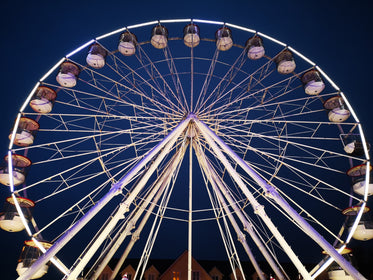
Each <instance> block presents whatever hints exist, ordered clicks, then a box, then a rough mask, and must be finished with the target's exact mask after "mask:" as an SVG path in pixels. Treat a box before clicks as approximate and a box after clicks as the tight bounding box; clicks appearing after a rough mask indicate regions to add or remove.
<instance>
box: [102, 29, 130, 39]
mask: <svg viewBox="0 0 373 280" xmlns="http://www.w3.org/2000/svg"><path fill="white" fill-rule="evenodd" d="M126 29H127V27H123V28H120V29H117V30H114V31H112V32H110V33H106V34H104V35H101V36H99V37H97V38H96V40H97V41H98V40H101V39H103V38H106V37H109V36H111V35H114V34H116V33H119V32H123V31H124V30H126Z"/></svg>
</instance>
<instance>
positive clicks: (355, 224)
mask: <svg viewBox="0 0 373 280" xmlns="http://www.w3.org/2000/svg"><path fill="white" fill-rule="evenodd" d="M367 164H369V163H367ZM365 205H366V202H364V203H363V204H362V205H361V206H360V207H361V208H360V210H359V213H358V214H357V215H356V219H355V222H354V224H353V225H352V227H351V230H350V233H349V235H348V236H347V239H346V243H348V242H350V240H351V238H352V235H353V234H354V233H355V230H356V228H357V226H358V225H359V222H360V219H361V216H362V215H363V213H364V209H365Z"/></svg>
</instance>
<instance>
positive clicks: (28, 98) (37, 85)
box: [20, 82, 40, 112]
mask: <svg viewBox="0 0 373 280" xmlns="http://www.w3.org/2000/svg"><path fill="white" fill-rule="evenodd" d="M39 85H40V82H37V83H36V85H35V86H34V88H33V89H32V91H31V92H30V94H29V95H28V96H27V99H26V101H25V102H24V103H23V105H22V107H21V109H20V112H23V110H25V108H26V106H27V105H28V103H29V102H30V100H31V98H32V97H33V96H34V92H35V91H36V89H37V88H38V87H39Z"/></svg>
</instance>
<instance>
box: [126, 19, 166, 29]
mask: <svg viewBox="0 0 373 280" xmlns="http://www.w3.org/2000/svg"><path fill="white" fill-rule="evenodd" d="M158 22H159V21H158V20H154V21H148V22H145V23H140V24H135V25H130V26H127V28H128V29H134V28H138V27H143V26H147V25H152V24H157V23H158Z"/></svg>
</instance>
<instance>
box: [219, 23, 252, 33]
mask: <svg viewBox="0 0 373 280" xmlns="http://www.w3.org/2000/svg"><path fill="white" fill-rule="evenodd" d="M226 25H227V26H230V27H233V28H236V29H240V30H243V31H247V32H250V33H254V34H255V33H256V30H253V29H249V28H245V27H242V26H239V25H235V24H231V23H226Z"/></svg>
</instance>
